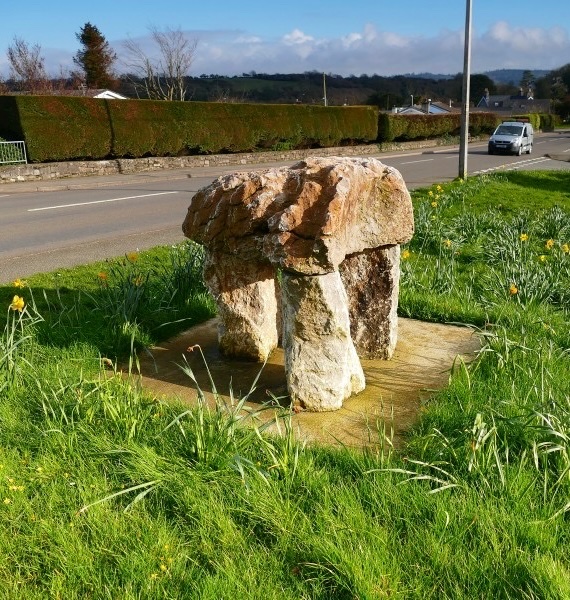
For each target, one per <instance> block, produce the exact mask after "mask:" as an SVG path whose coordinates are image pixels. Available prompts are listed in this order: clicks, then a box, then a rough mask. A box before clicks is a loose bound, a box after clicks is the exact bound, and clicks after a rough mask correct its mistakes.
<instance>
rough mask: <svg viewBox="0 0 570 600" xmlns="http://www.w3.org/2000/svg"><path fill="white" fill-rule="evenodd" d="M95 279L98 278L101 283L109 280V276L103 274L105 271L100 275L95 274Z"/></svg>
mask: <svg viewBox="0 0 570 600" xmlns="http://www.w3.org/2000/svg"><path fill="white" fill-rule="evenodd" d="M97 277H99V279H100V280H101V281H107V279H108V278H109V276H108V275H107V273H105V271H101V272H100V273H97Z"/></svg>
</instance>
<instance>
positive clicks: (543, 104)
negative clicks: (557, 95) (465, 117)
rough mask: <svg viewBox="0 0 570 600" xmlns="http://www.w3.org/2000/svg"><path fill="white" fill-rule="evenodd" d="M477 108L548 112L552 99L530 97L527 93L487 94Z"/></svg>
mask: <svg viewBox="0 0 570 600" xmlns="http://www.w3.org/2000/svg"><path fill="white" fill-rule="evenodd" d="M476 108H479V109H482V110H490V111H493V112H509V113H512V112H520V111H524V112H548V111H549V109H550V100H540V99H535V98H529V97H527V96H526V95H524V94H522V95H516V96H509V95H494V96H492V95H489V94H485V95H484V96H483V97H482V98H481V100H479V102H478V103H477V105H476Z"/></svg>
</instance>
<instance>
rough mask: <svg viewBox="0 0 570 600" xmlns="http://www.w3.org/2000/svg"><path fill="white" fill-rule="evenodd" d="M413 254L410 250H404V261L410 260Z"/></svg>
mask: <svg viewBox="0 0 570 600" xmlns="http://www.w3.org/2000/svg"><path fill="white" fill-rule="evenodd" d="M411 254H412V253H411V252H410V251H409V250H402V260H406V259H408V258H410V255H411Z"/></svg>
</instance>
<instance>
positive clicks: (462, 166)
mask: <svg viewBox="0 0 570 600" xmlns="http://www.w3.org/2000/svg"><path fill="white" fill-rule="evenodd" d="M470 79H471V0H466V8H465V51H464V56H463V93H462V100H461V131H460V134H459V177H460V178H461V179H466V178H467V142H468V136H469V82H470Z"/></svg>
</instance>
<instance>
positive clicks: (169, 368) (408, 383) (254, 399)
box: [139, 318, 480, 447]
mask: <svg viewBox="0 0 570 600" xmlns="http://www.w3.org/2000/svg"><path fill="white" fill-rule="evenodd" d="M195 345H198V346H200V348H201V349H202V352H203V354H204V358H205V361H206V363H207V365H208V369H209V371H210V373H211V380H210V377H209V375H208V372H207V369H206V367H205V364H204V359H203V358H202V355H201V353H200V352H199V350H198V349H194V350H192V351H188V348H190V347H192V346H195ZM479 348H480V342H479V338H478V337H477V336H476V335H475V334H474V333H473V331H472V329H470V328H468V327H458V326H454V325H442V324H438V323H426V322H423V321H417V320H413V319H404V318H399V320H398V343H397V345H396V350H395V352H394V355H393V357H392V358H391V359H390V360H364V359H363V360H361V362H362V367H363V369H364V374H365V377H366V389H365V390H364V391H363V392H361V393H359V394H357V395H356V396H352V397H351V398H349V399H348V400H346V401H345V403H344V406H343V407H342V408H341V409H340V410H337V411H334V412H325V413H323V412H321V413H310V412H306V411H300V412H298V413H295V414H294V416H293V424H294V428H295V431H296V432H297V435H298V436H299V438H300V439H302V440H306V441H308V442H318V443H322V444H329V445H331V444H332V445H338V444H344V445H347V446H377V445H379V444H385V440H384V439H383V436H384V435H388V436H389V437H390V438H392V441H393V443H394V445H395V446H396V447H397V446H398V445H400V444H401V441H402V436H403V435H404V434H405V432H406V431H407V430H408V429H409V427H410V426H411V425H412V424H413V423H414V421H415V420H416V419H417V417H418V413H419V410H420V407H421V406H422V403H423V402H425V400H426V399H427V398H429V397H430V395H433V393H434V390H438V389H442V388H443V387H445V385H447V382H448V381H449V374H450V370H451V369H452V367H453V364H454V362H455V361H456V359H457V357H458V356H460V357H462V359H463V360H465V361H466V362H468V361H470V360H473V359H474V358H475V357H476V353H477V351H478V350H479ZM139 359H140V368H141V375H142V385H143V388H144V389H146V390H148V391H150V392H152V393H153V394H155V395H156V396H157V397H163V396H164V397H167V398H175V399H178V400H179V401H181V402H183V403H185V404H189V405H192V404H195V403H196V401H197V397H198V392H197V389H196V386H195V384H194V383H193V382H192V381H191V379H190V378H189V377H188V376H187V375H186V374H185V373H184V372H183V371H182V369H181V367H180V365H183V364H185V361H186V362H187V364H188V365H189V366H190V367H191V369H192V371H193V372H194V375H195V378H196V380H197V381H198V384H199V386H200V388H201V390H202V391H203V393H204V395H205V397H206V399H207V401H208V402H209V403H211V404H212V406H213V405H214V403H215V397H214V389H213V388H214V386H213V385H212V381H213V382H214V385H215V388H216V390H217V393H218V395H219V396H220V397H222V399H225V401H226V402H229V401H230V395H231V394H233V397H234V398H235V399H239V398H241V397H243V396H244V395H245V394H247V393H248V392H249V391H250V389H251V387H252V385H253V383H254V381H255V379H256V377H257V376H258V374H259V373H260V370H261V373H260V374H259V379H258V380H257V384H256V387H255V390H254V391H253V392H252V394H251V396H250V399H249V402H248V406H250V407H252V408H254V409H255V408H261V406H262V405H263V403H266V402H268V401H270V400H271V399H272V398H275V399H278V402H279V404H281V405H282V406H289V398H288V396H287V388H286V384H285V371H284V367H283V351H282V350H281V349H280V348H278V349H276V350H275V351H274V352H273V353H272V354H271V356H270V357H269V359H268V361H267V363H266V365H265V366H264V367H263V369H261V365H259V364H255V363H251V362H245V361H239V360H235V359H228V358H226V357H224V356H222V355H221V354H220V352H219V351H218V342H217V321H216V320H215V319H212V320H210V321H207V322H205V323H203V324H201V325H198V326H196V327H193V328H191V329H189V330H188V331H185V332H184V333H182V334H180V335H179V336H177V337H176V338H173V339H171V340H169V341H167V342H165V343H163V344H161V345H159V346H157V347H154V348H151V349H150V355H149V354H145V355H141V356H140V357H139ZM274 414H275V413H274V412H273V411H264V412H263V419H264V420H265V419H269V418H273V415H274Z"/></svg>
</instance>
